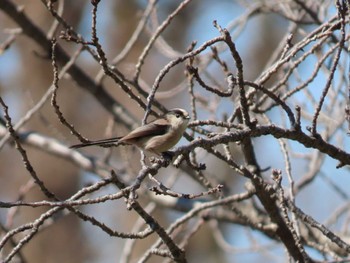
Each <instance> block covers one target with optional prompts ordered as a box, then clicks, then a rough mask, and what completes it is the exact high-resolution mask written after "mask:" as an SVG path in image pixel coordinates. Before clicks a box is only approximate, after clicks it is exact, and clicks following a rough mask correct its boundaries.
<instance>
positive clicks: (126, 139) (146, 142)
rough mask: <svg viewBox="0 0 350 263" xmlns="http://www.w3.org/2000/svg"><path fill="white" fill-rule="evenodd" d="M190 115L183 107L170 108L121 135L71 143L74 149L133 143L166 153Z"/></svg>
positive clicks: (162, 153)
mask: <svg viewBox="0 0 350 263" xmlns="http://www.w3.org/2000/svg"><path fill="white" fill-rule="evenodd" d="M189 119H190V116H189V114H188V112H187V111H186V110H184V109H179V108H175V109H171V110H169V111H168V112H167V113H166V114H164V115H163V116H161V117H160V118H158V119H155V120H154V121H152V122H149V123H147V124H145V125H143V126H141V127H138V128H136V129H135V130H133V131H131V132H130V133H129V134H127V135H125V136H123V137H115V138H110V139H103V140H98V141H92V142H87V143H82V144H76V145H72V146H71V147H70V148H73V149H76V148H81V147H86V146H92V145H98V146H107V147H108V146H118V145H121V144H128V145H135V146H137V147H139V148H141V149H143V150H146V151H148V152H151V153H154V154H156V155H158V156H160V155H162V156H163V155H164V154H168V152H167V151H168V150H169V149H170V148H172V147H173V146H174V145H175V144H177V142H178V141H179V140H180V139H181V137H182V135H183V133H184V132H185V130H186V128H187V124H188V122H189Z"/></svg>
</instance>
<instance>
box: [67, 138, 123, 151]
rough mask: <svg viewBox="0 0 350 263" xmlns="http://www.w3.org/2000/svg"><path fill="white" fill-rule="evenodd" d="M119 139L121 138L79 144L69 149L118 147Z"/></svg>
mask: <svg viewBox="0 0 350 263" xmlns="http://www.w3.org/2000/svg"><path fill="white" fill-rule="evenodd" d="M120 138H121V137H115V138H110V139H102V140H97V141H91V142H86V143H79V144H75V145H72V146H70V147H69V148H71V149H77V148H83V147H87V146H93V145H97V146H101V147H112V146H117V145H119V144H118V141H119V139H120Z"/></svg>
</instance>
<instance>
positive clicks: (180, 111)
mask: <svg viewBox="0 0 350 263" xmlns="http://www.w3.org/2000/svg"><path fill="white" fill-rule="evenodd" d="M171 112H173V113H177V114H181V115H184V113H183V111H182V110H172V111H171Z"/></svg>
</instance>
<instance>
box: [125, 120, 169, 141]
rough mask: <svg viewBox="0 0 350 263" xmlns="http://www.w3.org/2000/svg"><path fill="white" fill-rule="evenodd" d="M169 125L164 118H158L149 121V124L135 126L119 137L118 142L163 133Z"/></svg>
mask: <svg viewBox="0 0 350 263" xmlns="http://www.w3.org/2000/svg"><path fill="white" fill-rule="evenodd" d="M169 127H170V125H169V124H168V122H167V121H166V120H160V119H158V120H157V121H155V122H150V123H149V124H146V125H144V126H141V127H139V128H136V129H135V130H133V131H132V132H130V133H129V134H127V135H125V136H124V137H123V138H121V139H120V142H126V143H127V142H128V141H131V140H137V139H139V138H145V137H150V136H157V135H163V134H165V133H166V132H167V131H168V129H169Z"/></svg>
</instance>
